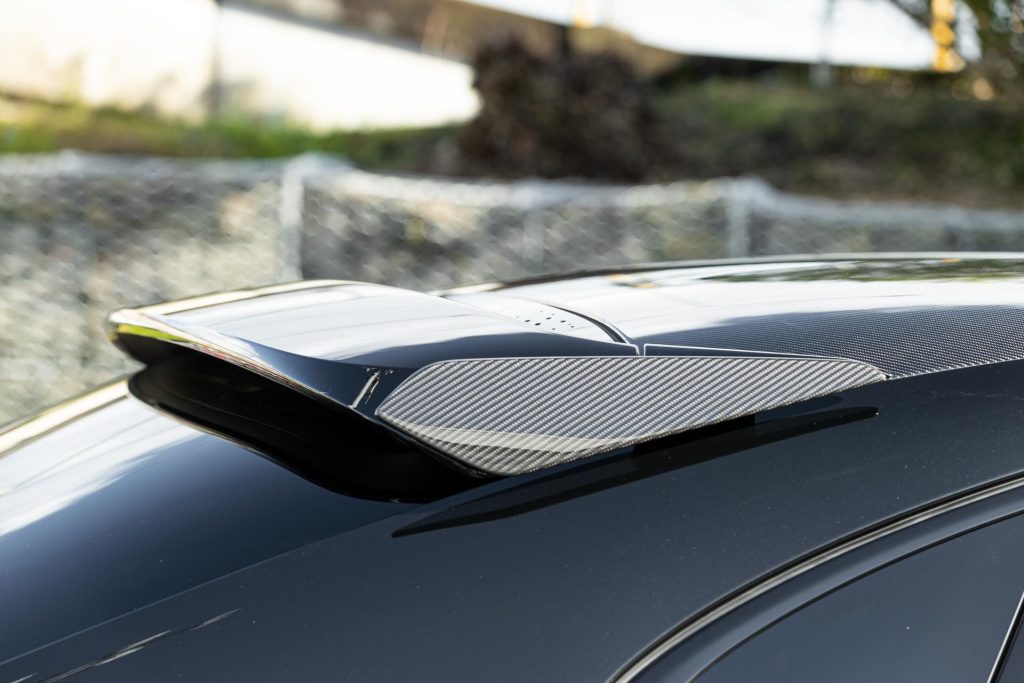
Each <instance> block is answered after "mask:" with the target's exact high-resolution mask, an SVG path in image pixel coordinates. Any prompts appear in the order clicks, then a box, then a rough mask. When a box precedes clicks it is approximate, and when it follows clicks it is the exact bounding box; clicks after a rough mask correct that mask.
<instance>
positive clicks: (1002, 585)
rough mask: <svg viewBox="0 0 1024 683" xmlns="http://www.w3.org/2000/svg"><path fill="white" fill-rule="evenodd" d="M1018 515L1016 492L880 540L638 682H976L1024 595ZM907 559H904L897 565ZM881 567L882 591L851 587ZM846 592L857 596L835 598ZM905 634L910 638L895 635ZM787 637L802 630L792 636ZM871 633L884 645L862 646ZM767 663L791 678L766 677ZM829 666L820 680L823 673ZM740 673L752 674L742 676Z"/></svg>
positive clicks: (1019, 494)
mask: <svg viewBox="0 0 1024 683" xmlns="http://www.w3.org/2000/svg"><path fill="white" fill-rule="evenodd" d="M1022 509H1024V486H1021V487H1019V488H1016V489H1013V490H1009V491H1006V492H1004V493H1000V494H998V495H995V496H992V497H991V498H987V499H985V500H981V501H978V502H975V503H971V504H969V505H966V506H964V507H963V508H960V509H958V510H954V511H951V512H947V513H944V514H942V515H938V516H935V517H933V518H931V519H928V520H926V521H922V522H919V523H917V524H915V525H913V526H910V527H908V528H906V529H902V530H900V531H898V532H895V533H893V534H890V535H886V536H884V537H882V538H880V539H879V540H876V541H874V542H872V543H869V544H867V545H865V546H863V547H861V548H858V549H857V550H854V551H852V552H850V553H847V554H844V555H842V556H840V557H838V558H836V559H833V560H831V561H830V562H827V563H824V564H822V565H821V566H818V567H816V568H814V569H812V570H811V571H809V572H807V573H805V574H802V575H800V576H798V577H796V578H794V579H791V580H789V581H787V582H785V583H783V584H782V585H781V586H779V587H778V588H775V589H773V590H770V591H767V592H765V593H762V594H761V595H759V596H758V597H756V598H755V599H753V600H752V601H750V602H749V603H747V604H745V605H743V606H742V607H740V608H738V609H736V610H735V611H733V612H731V613H730V614H728V615H726V616H725V617H723V618H721V619H718V620H717V621H715V622H713V623H712V624H711V625H710V626H708V627H706V628H704V629H702V630H700V631H698V632H697V633H696V634H695V635H693V636H692V637H690V638H688V639H686V640H685V641H683V642H682V643H681V644H680V645H678V646H677V647H675V648H674V649H672V650H671V651H670V652H668V653H666V654H665V655H664V656H662V657H661V658H659V659H658V660H657V661H656V662H655V663H654V664H653V665H651V666H649V667H647V668H646V669H645V670H644V672H643V673H642V674H641V675H640V676H639V677H638V678H637V679H636V680H637V681H638V682H639V683H679V682H680V681H691V680H700V681H703V680H705V678H704V674H707V675H708V679H707V680H709V681H710V680H746V679H754V680H765V681H769V680H779V679H780V677H782V678H783V679H784V680H787V681H791V682H792V683H805V682H806V683H811V682H812V681H816V680H830V681H832V680H835V681H839V680H858V681H867V680H890V679H891V680H909V681H916V680H922V681H925V680H926V681H951V682H955V681H961V680H980V681H986V680H988V678H987V677H988V674H989V673H990V672H991V671H992V670H993V668H995V667H994V665H995V664H996V660H997V658H998V655H999V651H1000V647H1001V646H1002V644H1003V640H1004V636H1005V635H1006V633H1007V631H1008V630H1009V629H1011V628H1012V622H1013V619H1014V611H1015V609H1016V608H1017V607H1018V605H1019V603H1020V599H1021V595H1022V593H1024V578H1022V577H1021V572H1020V568H1021V566H1022V565H1024V543H1022V542H1021V540H1022V538H1024V536H1022V531H1024V528H1022V525H1024V516H1022V514H1021V510H1022ZM978 530H980V531H982V533H980V534H978V535H974V532H975V531H978ZM959 538H967V539H969V540H968V542H966V543H958V542H957V539H959ZM951 539H952V540H951ZM931 549H937V551H936V552H934V553H932V552H931ZM907 559H910V560H912V561H911V562H908V563H906V564H903V561H904V560H907ZM889 567H895V568H896V570H895V571H893V572H889V573H888V577H886V578H883V579H880V580H877V581H880V583H874V585H872V581H876V579H871V580H870V581H868V582H866V583H861V580H862V579H865V578H869V577H872V576H873V575H875V574H878V573H883V572H887V571H888V570H887V569H886V568H889ZM972 572H976V573H975V574H973V575H972ZM985 572H990V573H989V574H988V575H981V576H980V575H978V574H985ZM929 582H936V583H938V584H943V587H941V588H937V587H936V586H935V585H929ZM847 586H853V587H856V588H855V589H854V590H851V591H849V592H845V593H844V588H845V587H847ZM833 595H837V596H839V599H836V600H832V599H831V597H830V596H833ZM851 600H852V603H851V602H850V601H851ZM808 608H809V609H810V613H807V612H805V609H808ZM972 610H974V612H973V614H972ZM793 617H796V618H795V619H792V621H791V618H793ZM894 619H895V620H896V622H897V623H898V626H893V620H894ZM872 620H874V623H872ZM901 621H902V623H899V622H901ZM776 626H781V628H779V629H778V630H775V629H776ZM907 626H910V629H909V630H911V631H914V632H913V633H907V632H905V631H906V630H907V629H906V627H907ZM793 629H797V630H801V629H802V630H804V631H805V632H804V633H802V634H800V635H795V634H794V633H793ZM764 634H769V635H768V637H765V635H764ZM979 636H980V637H979ZM876 637H881V638H882V639H883V642H881V643H879V642H874V643H872V642H871V640H872V639H873V638H876ZM779 638H781V640H779ZM786 641H792V642H786ZM812 641H816V646H815V647H812V645H811V643H812ZM943 643H945V644H946V646H945V647H939V645H940V644H943ZM748 644H751V645H752V647H751V649H750V650H746V648H747V645H748ZM953 644H955V647H954V646H952V645H953ZM793 645H798V646H801V647H802V648H803V649H800V650H796V651H794V650H793V649H792V648H793ZM890 646H898V647H902V648H904V649H902V650H899V649H897V650H895V651H893V650H891V649H889V648H890ZM765 648H767V649H765ZM922 649H924V650H926V652H922V651H921V650H922ZM867 652H870V653H871V656H866V653H867ZM737 654H738V655H739V656H737ZM776 655H777V656H776ZM901 655H903V656H901ZM846 657H850V659H845V658H846ZM950 658H952V661H951V660H950ZM720 662H728V664H727V665H724V666H722V665H719V663H720ZM777 665H788V667H787V668H788V669H789V670H788V671H787V672H785V673H783V672H779V671H777V670H776V671H773V666H777ZM832 665H835V669H833V670H830V672H829V674H828V675H825V676H823V675H822V669H821V667H826V668H828V667H831V666H832ZM740 666H747V667H748V668H749V669H750V670H748V672H747V673H746V674H745V675H741V674H739V673H737V672H736V668H737V667H740ZM801 667H805V668H804V669H803V671H800V668H801ZM814 667H817V673H815V672H814V671H813V668H814ZM964 667H971V668H974V669H975V672H974V674H973V675H967V674H965V672H964V669H963V668H964ZM807 668H811V669H812V670H811V671H808V670H807ZM978 669H980V674H979V673H978V671H977V670H978ZM751 670H756V671H757V675H753V674H752V673H751ZM886 671H888V672H889V673H888V674H886V675H881V672H886ZM712 672H713V673H712ZM897 672H899V675H896V674H897ZM723 676H725V678H722V677H723ZM730 677H731V678H730Z"/></svg>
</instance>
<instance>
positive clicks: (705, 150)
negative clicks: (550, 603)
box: [0, 80, 1024, 208]
mask: <svg viewBox="0 0 1024 683" xmlns="http://www.w3.org/2000/svg"><path fill="white" fill-rule="evenodd" d="M902 92H903V94H897V93H894V92H893V91H892V89H891V88H890V87H889V86H888V85H886V84H884V83H882V84H877V83H876V84H870V85H855V84H852V83H847V84H845V85H838V86H836V87H834V88H831V89H828V90H814V89H811V88H808V87H806V86H804V85H802V84H799V83H793V82H788V83H785V82H783V83H778V84H771V83H765V82H756V81H741V80H728V81H725V80H723V81H709V82H704V83H699V84H694V83H689V84H679V85H677V86H675V87H672V88H669V89H667V90H663V91H662V92H660V93H659V94H658V95H657V98H656V103H655V104H656V113H657V124H656V125H657V131H658V133H657V134H658V137H659V139H660V140H661V143H662V144H659V145H658V146H657V149H656V150H655V151H654V152H653V153H652V157H651V158H650V159H649V163H648V167H649V169H650V173H649V175H648V178H647V179H648V180H651V181H664V180H674V179H678V178H711V177H718V176H736V175H756V176H760V177H762V178H764V179H766V180H767V181H768V182H770V183H771V184H773V185H775V186H776V187H779V188H782V189H784V190H789V191H793V192H801V193H807V194H817V195H826V196H834V197H849V198H868V199H911V200H923V201H937V202H953V203H960V204H964V205H968V206H980V207H991V206H1007V207H1014V208H1016V207H1022V206H1024V112H1022V111H1020V110H1019V109H1014V108H1013V107H1012V106H1011V105H1009V104H1002V103H998V102H980V101H961V100H957V99H955V98H954V97H952V95H951V94H950V89H949V87H948V84H947V85H945V86H943V85H942V84H941V83H940V84H938V85H936V84H929V83H924V84H917V86H916V88H915V89H914V90H913V92H911V93H910V94H906V89H905V88H904V89H903V91H902ZM457 134H458V129H457V128H454V127H443V128H429V129H416V130H380V131H369V132H337V133H314V132H310V131H308V130H303V129H300V128H296V127H290V126H286V125H278V124H263V125H258V124H253V123H252V122H250V121H243V120H241V119H231V118H228V119H222V120H217V121H213V122H210V123H206V124H201V125H198V124H189V123H183V122H175V121H166V120H161V119H158V118H156V117H153V116H150V115H146V114H144V113H126V112H121V111H110V110H100V111H95V110H88V109H85V108H83V107H76V106H55V105H45V104H40V103H30V102H18V101H12V100H4V99H2V98H0V153H30V152H51V151H54V150H59V149H65V148H74V149H81V150H85V151H94V152H103V153H114V154H146V155H159V156H171V157H220V158H268V157H286V156H291V155H294V154H299V153H302V152H309V151H318V152H325V153H330V154H339V155H343V156H346V157H348V158H349V159H351V160H352V162H353V163H355V164H357V165H359V166H361V167H364V168H368V169H376V170H385V171H423V172H437V171H438V170H439V169H438V168H437V160H438V159H440V158H445V159H447V164H446V169H445V170H446V171H447V172H456V173H458V172H460V167H459V164H458V162H457V160H456V161H455V162H452V155H451V154H450V153H448V154H447V155H445V154H438V151H439V147H447V150H448V151H449V152H450V150H451V149H453V148H454V140H455V138H456V137H457ZM462 171H463V172H465V169H462Z"/></svg>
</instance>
